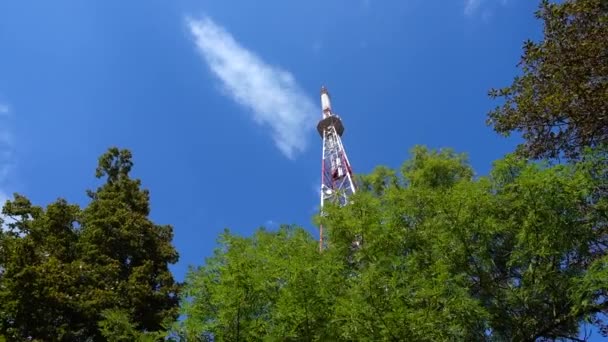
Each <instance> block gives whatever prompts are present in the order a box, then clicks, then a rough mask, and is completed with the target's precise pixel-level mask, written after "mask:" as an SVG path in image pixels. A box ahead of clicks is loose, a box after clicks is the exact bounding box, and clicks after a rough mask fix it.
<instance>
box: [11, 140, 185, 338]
mask: <svg viewBox="0 0 608 342" xmlns="http://www.w3.org/2000/svg"><path fill="white" fill-rule="evenodd" d="M131 159H132V156H131V154H130V152H129V151H128V150H119V149H117V148H111V149H109V150H108V151H107V153H105V154H103V155H102V156H101V157H100V159H99V166H98V168H97V177H98V178H101V177H104V176H105V177H106V179H105V183H104V184H102V185H101V186H100V187H99V188H98V189H97V190H95V191H88V194H89V196H90V198H91V201H90V203H88V205H87V206H86V207H85V208H84V209H81V208H80V207H79V206H78V205H75V204H69V203H68V202H67V201H66V200H64V199H58V200H57V201H55V202H54V203H51V204H49V205H48V206H47V207H46V208H43V207H40V206H35V205H33V204H32V203H31V202H30V201H29V200H28V199H27V198H26V197H24V196H22V195H19V194H16V195H15V197H14V199H13V200H11V201H7V202H6V203H5V205H4V208H3V210H2V213H3V214H4V215H5V216H6V217H9V218H10V219H11V220H8V221H7V222H5V225H6V229H5V230H0V270H1V271H0V335H4V336H5V337H6V338H7V339H9V340H11V341H21V340H37V341H50V340H70V341H91V340H93V341H105V340H106V339H107V338H110V339H111V333H112V331H114V330H111V329H107V328H106V329H101V328H103V327H105V326H106V325H107V324H106V325H104V321H106V320H108V319H111V318H114V317H116V315H118V314H121V315H122V316H121V317H123V320H122V321H123V322H127V323H128V324H131V325H132V329H133V331H141V332H143V331H149V332H154V331H162V330H163V329H164V324H165V323H167V322H171V321H173V320H174V319H175V318H176V313H177V305H178V284H176V282H175V281H174V279H173V276H172V275H171V273H170V271H169V269H168V265H169V264H171V263H175V262H176V261H177V259H178V254H177V252H176V250H175V249H174V247H173V246H172V245H171V240H172V236H173V233H172V228H171V227H170V226H162V225H157V224H155V223H153V222H152V221H150V219H149V218H148V215H149V211H150V209H149V193H148V191H147V190H142V189H141V188H140V186H141V183H140V181H139V180H134V179H131V178H130V176H129V172H130V170H131V167H132V165H133V163H132V160H131ZM1 223H2V222H0V225H1ZM108 334H110V335H108Z"/></svg>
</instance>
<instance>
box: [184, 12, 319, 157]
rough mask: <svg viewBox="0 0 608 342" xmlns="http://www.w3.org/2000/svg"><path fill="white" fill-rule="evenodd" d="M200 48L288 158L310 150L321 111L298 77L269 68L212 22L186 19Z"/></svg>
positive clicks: (229, 90)
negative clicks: (309, 144) (309, 143)
mask: <svg viewBox="0 0 608 342" xmlns="http://www.w3.org/2000/svg"><path fill="white" fill-rule="evenodd" d="M187 23H188V26H189V29H190V31H191V33H192V35H193V36H194V39H195V43H196V47H197V48H198V50H199V52H200V53H201V55H202V56H203V57H204V59H205V61H206V62H207V64H208V66H209V68H210V69H211V71H212V72H213V73H214V74H215V76H217V77H218V78H219V80H220V81H221V83H222V86H223V88H224V89H225V90H226V92H227V94H228V95H229V96H230V97H231V98H232V99H233V100H234V101H236V102H237V103H239V104H241V105H242V106H244V107H246V108H248V109H249V110H250V111H251V113H252V116H253V119H254V120H255V122H256V123H258V124H259V125H261V126H263V127H268V128H270V131H271V135H272V138H273V140H274V142H275V144H276V146H277V148H278V149H279V150H280V151H281V152H282V153H283V154H284V155H285V156H287V157H288V158H290V159H293V158H295V156H296V155H297V154H298V153H299V152H302V151H304V150H305V149H306V146H307V140H308V139H307V137H308V133H309V130H310V129H312V128H313V127H314V125H315V124H316V119H317V116H318V114H317V113H318V110H317V108H316V106H315V105H314V104H313V102H312V101H311V100H310V98H309V97H308V96H307V95H306V94H305V93H304V92H303V91H302V90H301V88H300V87H299V86H298V84H297V82H296V81H295V79H294V77H293V75H292V74H291V73H289V72H288V71H285V70H283V69H281V68H279V67H277V66H273V65H269V64H267V63H266V62H264V61H263V60H262V59H261V58H260V57H258V56H257V55H256V54H255V53H253V52H251V51H249V50H247V49H246V48H244V47H243V46H242V45H240V44H239V42H237V41H236V40H235V39H234V38H233V37H232V35H231V34H230V33H229V32H227V31H226V30H225V29H224V28H223V27H221V26H219V25H217V24H215V23H214V22H213V21H212V20H211V19H209V18H203V19H200V20H195V19H191V18H187Z"/></svg>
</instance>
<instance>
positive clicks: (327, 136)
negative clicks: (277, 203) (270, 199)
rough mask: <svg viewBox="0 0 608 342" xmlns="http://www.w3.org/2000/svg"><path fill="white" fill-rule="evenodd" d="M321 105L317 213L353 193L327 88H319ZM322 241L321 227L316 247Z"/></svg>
mask: <svg viewBox="0 0 608 342" xmlns="http://www.w3.org/2000/svg"><path fill="white" fill-rule="evenodd" d="M321 108H322V110H323V118H322V119H321V120H320V121H319V124H318V125H317V131H319V135H320V136H321V138H322V139H323V157H322V158H323V159H322V161H321V214H323V205H324V204H325V203H326V202H333V203H337V204H339V205H341V206H343V205H346V204H347V203H348V198H349V197H350V196H351V195H352V194H354V193H355V183H354V182H353V172H352V168H351V166H350V162H349V161H348V157H347V156H346V150H344V146H343V145H342V138H341V137H342V134H343V133H344V125H343V124H342V120H341V119H340V117H339V116H338V115H336V114H334V113H333V111H332V109H331V100H330V97H329V93H328V92H327V88H325V87H321ZM324 247H325V241H324V236H323V226H320V227H319V248H320V249H321V250H323V248H324Z"/></svg>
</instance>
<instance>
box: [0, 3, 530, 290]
mask: <svg viewBox="0 0 608 342" xmlns="http://www.w3.org/2000/svg"><path fill="white" fill-rule="evenodd" d="M536 4H537V2H536V1H528V0H508V1H507V0H450V1H441V0H411V1H373V0H361V1H353V0H349V1H347V0H340V1H338V0H336V1H320V0H309V1H278V0H274V1H263V2H262V1H189V0H180V1H150V0H148V1H109V0H108V1H97V2H86V1H76V0H74V1H61V2H57V1H52V2H51V1H45V2H38V3H36V5H35V6H34V5H28V3H27V2H24V1H12V2H10V1H4V2H2V3H0V46H1V47H2V48H1V49H0V51H1V52H0V197H6V196H7V195H8V194H10V193H12V192H19V193H23V194H25V195H26V196H28V197H29V198H30V199H32V201H34V202H35V203H37V204H44V205H46V204H48V203H49V202H51V201H53V200H55V199H56V198H57V197H64V198H67V199H68V200H69V201H73V202H78V203H81V204H85V203H86V196H85V189H87V188H93V187H95V186H96V185H97V184H98V182H97V181H96V180H95V178H94V169H95V166H96V160H97V157H98V156H99V155H100V154H101V153H103V152H104V151H105V150H106V149H107V148H108V147H110V146H114V145H116V146H119V147H123V148H129V149H131V150H132V151H133V153H134V158H135V170H134V175H135V176H137V177H140V178H141V179H142V181H143V184H144V186H145V187H146V188H148V189H150V191H151V196H152V216H153V218H154V220H155V221H157V222H159V223H163V224H164V223H169V224H172V225H173V226H174V228H175V240H174V242H175V245H176V246H177V248H178V250H179V252H180V255H181V259H180V262H179V264H178V265H176V266H175V267H173V270H174V273H175V275H176V277H177V278H178V279H183V275H184V273H185V271H186V268H187V265H189V264H201V263H202V262H203V259H204V257H205V256H208V255H210V254H211V252H212V248H213V246H214V244H215V239H216V237H217V234H218V233H219V232H221V231H222V230H223V228H225V227H230V228H231V229H232V230H234V231H236V232H239V233H243V234H249V233H251V232H252V231H253V230H254V229H255V228H257V227H258V226H261V225H267V224H269V225H271V226H272V225H274V224H276V223H296V224H300V225H303V226H305V227H307V228H308V229H310V230H311V232H315V233H316V229H315V228H314V227H313V226H312V224H311V215H312V214H313V212H314V210H315V207H316V205H317V204H318V201H319V199H318V196H317V193H316V191H317V190H316V189H317V187H318V185H319V184H318V183H319V177H320V155H321V142H320V140H319V137H318V135H317V133H316V131H315V129H314V126H315V125H316V121H317V120H318V118H320V116H321V109H320V103H319V89H320V87H321V85H326V86H327V87H328V89H329V91H330V93H331V95H332V104H333V109H334V111H335V112H337V113H338V114H339V115H341V116H342V118H343V120H344V124H345V126H346V132H345V134H344V144H345V147H346V149H347V152H348V154H349V159H350V161H351V163H352V164H353V168H354V171H355V172H363V173H365V172H369V171H371V169H372V168H373V167H374V166H376V165H379V164H384V165H388V166H391V167H397V166H399V165H400V164H401V163H402V162H403V161H404V160H405V159H406V158H407V152H408V150H409V149H410V148H411V147H412V146H413V145H415V144H426V145H429V146H431V147H453V148H455V149H456V150H457V151H460V152H466V153H468V154H469V156H470V159H471V162H472V164H473V165H474V167H475V169H476V170H477V172H478V173H480V174H485V173H487V171H488V170H489V168H490V165H491V162H492V161H493V160H495V159H497V158H500V157H501V156H502V155H504V153H506V152H508V151H509V150H510V149H512V147H513V145H514V142H513V140H509V139H505V138H502V137H500V136H499V135H497V134H495V133H494V132H493V131H492V129H491V128H490V127H487V126H486V125H485V117H486V113H487V111H488V110H489V109H491V108H492V107H494V106H495V105H496V104H497V103H495V102H493V101H491V100H490V99H489V98H488V97H487V91H488V89H489V88H490V87H498V86H504V85H507V84H509V83H510V81H511V80H512V78H513V76H514V75H515V74H516V73H517V69H516V63H517V62H518V59H519V56H520V55H521V46H522V43H523V41H524V40H525V39H527V38H538V37H539V34H540V26H539V25H540V24H539V22H537V21H536V20H535V19H534V17H533V11H534V10H535V8H536Z"/></svg>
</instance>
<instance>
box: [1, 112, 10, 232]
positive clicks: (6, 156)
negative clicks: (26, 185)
mask: <svg viewBox="0 0 608 342" xmlns="http://www.w3.org/2000/svg"><path fill="white" fill-rule="evenodd" d="M9 118H10V108H9V106H8V105H7V104H3V103H0V218H3V219H4V220H5V221H7V218H6V217H3V216H2V213H1V212H2V207H3V206H4V202H6V200H7V199H9V196H8V191H7V189H6V186H7V181H8V177H9V173H10V169H11V166H12V165H11V164H12V156H13V139H12V134H11V131H10V129H9V128H8V127H9V125H8V123H9V122H8V121H9ZM6 223H7V222H5V224H6ZM2 228H4V227H0V229H2Z"/></svg>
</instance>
